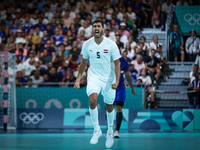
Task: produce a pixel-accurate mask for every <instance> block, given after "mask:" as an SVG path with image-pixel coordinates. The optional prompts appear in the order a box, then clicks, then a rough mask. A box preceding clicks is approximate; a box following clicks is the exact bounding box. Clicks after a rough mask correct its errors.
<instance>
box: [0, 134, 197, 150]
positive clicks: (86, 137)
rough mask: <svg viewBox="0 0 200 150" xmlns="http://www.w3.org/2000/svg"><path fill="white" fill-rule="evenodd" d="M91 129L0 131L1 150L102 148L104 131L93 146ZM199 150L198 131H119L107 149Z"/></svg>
mask: <svg viewBox="0 0 200 150" xmlns="http://www.w3.org/2000/svg"><path fill="white" fill-rule="evenodd" d="M91 136H92V130H88V131H76V130H74V131H69V132H57V133H56V132H50V133H46V132H42V131H41V133H39V132H35V133H34V131H32V133H25V132H23V131H21V133H19V132H18V133H17V132H16V133H11V134H10V133H2V134H0V149H1V150H38V149H45V150H54V149H55V150H58V149H59V150H90V149H91V150H103V149H106V147H105V140H106V138H105V136H106V134H105V131H104V133H103V135H102V136H101V137H100V139H99V142H98V143H97V144H96V145H91V144H90V143H89V141H90V138H91ZM111 149H113V150H200V133H199V132H198V133H182V132H179V133H162V132H156V133H152V132H149V133H148V132H146V133H145V132H137V133H121V134H120V139H115V142H114V145H113V147H112V148H110V150H111Z"/></svg>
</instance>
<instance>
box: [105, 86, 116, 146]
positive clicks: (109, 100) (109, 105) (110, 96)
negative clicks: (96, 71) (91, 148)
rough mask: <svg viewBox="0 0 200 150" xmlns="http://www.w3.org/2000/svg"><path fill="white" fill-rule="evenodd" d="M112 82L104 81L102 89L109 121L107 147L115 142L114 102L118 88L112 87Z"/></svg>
mask: <svg viewBox="0 0 200 150" xmlns="http://www.w3.org/2000/svg"><path fill="white" fill-rule="evenodd" d="M111 86H112V83H104V85H103V89H102V95H103V97H104V103H105V106H106V114H107V122H108V131H107V136H106V138H107V139H106V147H107V148H110V147H112V145H113V143H114V139H113V123H114V109H113V102H114V99H115V93H116V90H113V89H111Z"/></svg>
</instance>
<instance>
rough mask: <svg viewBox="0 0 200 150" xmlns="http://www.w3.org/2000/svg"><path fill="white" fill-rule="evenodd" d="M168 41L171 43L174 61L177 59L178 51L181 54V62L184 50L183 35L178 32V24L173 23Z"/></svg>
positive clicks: (183, 57)
mask: <svg viewBox="0 0 200 150" xmlns="http://www.w3.org/2000/svg"><path fill="white" fill-rule="evenodd" d="M170 43H171V44H172V52H173V55H174V61H175V62H177V61H178V53H180V54H181V62H183V61H184V59H185V52H184V49H183V45H184V42H183V36H182V34H181V33H179V32H178V25H174V31H173V32H171V33H170Z"/></svg>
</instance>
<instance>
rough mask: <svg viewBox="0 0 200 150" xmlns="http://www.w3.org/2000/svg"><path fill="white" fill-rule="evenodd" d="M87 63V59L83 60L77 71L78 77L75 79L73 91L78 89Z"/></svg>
mask: <svg viewBox="0 0 200 150" xmlns="http://www.w3.org/2000/svg"><path fill="white" fill-rule="evenodd" d="M87 62H88V59H84V58H83V59H82V62H81V65H80V68H79V71H78V77H77V78H76V82H75V84H74V88H75V89H78V88H80V80H81V77H82V74H83V72H84V71H85V69H86V67H87Z"/></svg>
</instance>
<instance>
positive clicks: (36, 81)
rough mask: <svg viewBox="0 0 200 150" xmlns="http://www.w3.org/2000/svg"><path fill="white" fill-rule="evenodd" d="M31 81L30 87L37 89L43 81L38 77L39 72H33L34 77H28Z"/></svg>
mask: <svg viewBox="0 0 200 150" xmlns="http://www.w3.org/2000/svg"><path fill="white" fill-rule="evenodd" d="M30 78H31V79H32V83H33V85H32V87H38V86H39V84H41V83H42V82H43V81H44V79H43V77H42V76H40V70H35V71H34V75H33V76H31V77H30Z"/></svg>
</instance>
